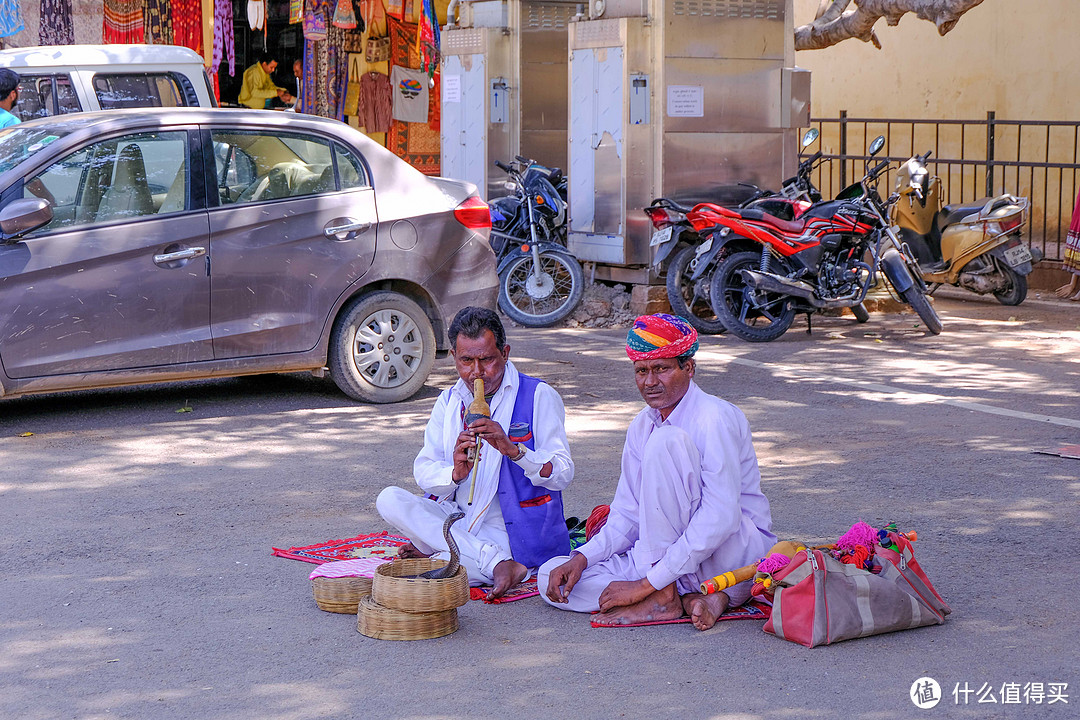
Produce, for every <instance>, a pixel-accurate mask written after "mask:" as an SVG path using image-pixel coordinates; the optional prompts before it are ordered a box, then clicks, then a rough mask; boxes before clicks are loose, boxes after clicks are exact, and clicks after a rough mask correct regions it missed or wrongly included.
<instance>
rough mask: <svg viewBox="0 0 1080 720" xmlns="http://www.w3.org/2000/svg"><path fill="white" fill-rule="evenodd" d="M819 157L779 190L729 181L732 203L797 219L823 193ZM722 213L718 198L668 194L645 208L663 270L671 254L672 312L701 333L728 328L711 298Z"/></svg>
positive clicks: (809, 138) (807, 139) (811, 134)
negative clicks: (691, 199)
mask: <svg viewBox="0 0 1080 720" xmlns="http://www.w3.org/2000/svg"><path fill="white" fill-rule="evenodd" d="M817 137H818V132H817V130H816V129H811V130H808V131H807V133H806V134H805V135H804V136H803V140H802V147H803V148H806V147H807V146H809V145H810V144H811V143H813V142H814V141H815V140H817ZM821 157H822V155H821V152H817V153H815V154H814V155H812V156H811V157H809V158H807V159H806V160H803V161H802V162H801V163H800V164H799V171H798V173H797V174H796V175H795V176H794V177H791V178H788V179H787V180H785V181H784V182H783V184H782V185H781V188H780V192H778V193H777V192H773V191H771V190H763V189H761V188H759V187H757V186H756V185H749V184H747V183H739V185H738V186H737V187H736V186H727V188H728V190H729V192H728V194H729V195H730V196H731V200H732V202H731V203H730V205H731V206H732V207H738V208H754V209H757V210H763V211H764V212H766V213H769V214H770V215H773V216H775V217H779V218H781V219H784V220H794V219H796V218H797V217H799V215H801V214H802V213H803V212H804V211H805V210H806V209H807V208H809V207H810V206H811V204H812V203H814V202H816V201H818V200H820V199H821V193H819V192H818V189H817V188H816V187H814V183H813V181H812V180H811V177H810V173H811V172H812V171H813V169H814V167H815V165H816V164H817V163H818V161H819V160H820V159H821ZM735 197H738V199H737V200H735V199H734V198H735ZM720 202H723V201H722V200H721V201H720ZM725 204H727V203H725ZM719 212H720V205H719V204H717V203H713V202H698V203H694V204H692V205H690V204H687V205H683V204H680V203H678V202H675V201H674V200H672V199H670V198H656V199H655V200H653V201H652V203H651V204H650V205H649V206H648V207H647V208H645V214H646V215H648V216H649V220H650V221H651V222H652V225H653V228H655V230H654V232H653V235H652V239H651V241H650V242H649V245H650V247H653V248H655V254H654V256H653V266H654V267H655V268H656V269H657V271H659V269H660V267H661V266H662V265H663V263H664V261H666V260H667V259H668V258H669V257H670V258H671V262H670V264H668V267H667V272H666V273H665V279H666V284H667V296H668V302H669V303H670V304H671V309H672V312H674V313H675V314H676V315H681V316H683V317H685V318H686V319H687V320H688V321H689V322H690V324H691V325H693V326H694V327H695V328H696V329H697V331H698V332H700V333H705V334H709V335H715V334H718V333H722V332H724V331H725V330H726V329H727V328H726V327H725V326H724V323H723V322H721V321H720V319H719V318H718V317H717V316H716V313H715V312H714V311H713V309H712V303H711V302H710V298H709V292H710V290H709V283H710V277H711V273H712V270H713V268H715V266H716V263H717V262H718V261H719V260H721V259H722V257H721V256H720V245H716V246H714V245H713V238H712V232H713V231H715V230H717V229H718V227H719V226H718V219H717V215H718V214H719Z"/></svg>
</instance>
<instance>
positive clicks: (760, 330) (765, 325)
mask: <svg viewBox="0 0 1080 720" xmlns="http://www.w3.org/2000/svg"><path fill="white" fill-rule="evenodd" d="M760 262H761V253H757V252H739V253H735V254H734V255H730V256H728V257H727V258H726V259H725V260H724V261H723V262H721V263H720V266H719V267H718V268H716V271H715V272H714V273H713V276H712V283H711V285H710V286H709V294H710V297H711V298H712V306H713V311H714V312H716V316H717V317H718V318H720V321H721V322H723V323H724V326H725V327H726V328H727V329H728V332H730V333H732V334H733V335H737V336H738V337H741V338H742V339H743V340H746V341H748V342H769V341H770V340H775V339H776V338H778V337H780V336H781V335H783V334H784V333H786V332H787V330H788V328H789V327H791V323H793V322H794V321H795V306H794V305H793V304H792V303H791V299H790V298H789V297H788V296H787V295H783V294H781V293H767V292H763V291H760V290H758V291H755V290H754V289H753V288H751V287H750V286H749V285H747V284H746V282H745V281H744V280H743V279H742V275H741V274H740V273H739V271H740V270H757V269H758V265H759V264H760ZM755 300H758V302H755ZM761 300H763V302H760V301H761Z"/></svg>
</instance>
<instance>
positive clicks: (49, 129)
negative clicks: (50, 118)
mask: <svg viewBox="0 0 1080 720" xmlns="http://www.w3.org/2000/svg"><path fill="white" fill-rule="evenodd" d="M69 132H71V128H70V127H69V128H68V129H66V130H62V129H60V126H58V125H54V124H51V123H50V124H47V125H38V124H35V125H34V126H32V127H25V126H21V125H15V126H13V127H9V128H5V129H4V130H0V174H2V173H6V172H7V171H8V170H10V169H12V168H13V167H15V166H16V165H18V164H19V163H21V162H22V161H23V160H25V159H26V158H28V157H30V156H31V155H33V154H34V153H37V152H40V151H42V150H44V149H45V148H47V147H48V146H49V145H51V144H52V143H54V142H56V141H57V140H59V139H60V138H62V137H64V136H65V135H67V134H68V133H69Z"/></svg>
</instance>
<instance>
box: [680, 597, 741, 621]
mask: <svg viewBox="0 0 1080 720" xmlns="http://www.w3.org/2000/svg"><path fill="white" fill-rule="evenodd" d="M728 602H729V600H728V596H727V593H723V592H718V593H710V594H708V595H702V594H701V593H687V594H686V595H683V598H682V605H683V609H684V610H685V611H686V614H687V615H689V616H690V620H691V621H693V623H694V627H696V628H697V629H698V630H708V629H709V628H711V627H712V626H713V625H715V624H716V621H717V620H718V619H719V618H720V616H721V615H723V614H724V611H725V610H727V607H728Z"/></svg>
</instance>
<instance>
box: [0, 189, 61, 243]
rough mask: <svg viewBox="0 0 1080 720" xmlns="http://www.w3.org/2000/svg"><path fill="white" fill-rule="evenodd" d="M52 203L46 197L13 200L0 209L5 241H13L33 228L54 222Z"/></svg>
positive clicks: (1, 228)
mask: <svg viewBox="0 0 1080 720" xmlns="http://www.w3.org/2000/svg"><path fill="white" fill-rule="evenodd" d="M52 219H53V210H52V203H50V202H49V201H48V200H45V199H44V198H20V199H18V200H12V201H11V202H9V203H8V204H7V205H5V206H4V209H3V210H0V231H3V233H4V237H3V242H12V241H14V240H17V239H18V238H19V237H20V236H22V235H25V234H26V233H28V232H30V231H31V230H37V229H38V228H39V227H42V226H44V225H48V224H49V223H50V222H52Z"/></svg>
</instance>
